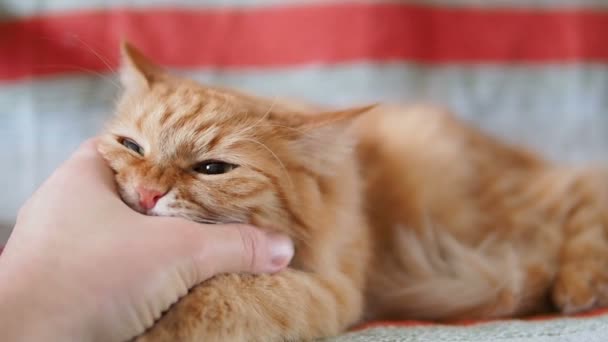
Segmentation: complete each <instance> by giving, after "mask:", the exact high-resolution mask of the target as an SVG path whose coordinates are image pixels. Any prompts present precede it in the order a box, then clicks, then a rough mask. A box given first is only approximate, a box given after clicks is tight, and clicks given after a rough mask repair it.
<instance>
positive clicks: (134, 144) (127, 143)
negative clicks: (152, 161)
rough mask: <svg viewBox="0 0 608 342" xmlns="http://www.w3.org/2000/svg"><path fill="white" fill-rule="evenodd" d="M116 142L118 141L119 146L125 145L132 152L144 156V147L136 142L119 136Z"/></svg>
mask: <svg viewBox="0 0 608 342" xmlns="http://www.w3.org/2000/svg"><path fill="white" fill-rule="evenodd" d="M116 141H118V143H119V144H121V145H123V146H124V147H125V148H127V149H128V150H131V151H133V152H135V153H137V154H138V155H140V156H142V157H143V156H144V149H143V147H141V146H140V145H139V144H138V143H137V142H136V141H135V140H133V139H131V138H127V137H121V136H119V137H117V139H116Z"/></svg>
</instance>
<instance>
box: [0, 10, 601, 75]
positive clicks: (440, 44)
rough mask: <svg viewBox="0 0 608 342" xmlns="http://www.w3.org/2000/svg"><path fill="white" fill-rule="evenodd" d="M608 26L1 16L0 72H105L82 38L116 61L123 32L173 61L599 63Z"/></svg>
mask: <svg viewBox="0 0 608 342" xmlns="http://www.w3.org/2000/svg"><path fill="white" fill-rule="evenodd" d="M607 33H608V12H602V11H591V10H573V9H568V10H542V11H541V10H507V9H501V10H495V9H492V10H490V9H470V8H441V7H429V6H415V5H403V4H334V5H309V6H302V7H270V8H262V9H249V10H235V9H230V10H226V9H222V10H192V9H188V10H186V9H148V10H142V11H136V10H126V9H114V10H111V11H107V12H100V11H96V12H79V13H69V14H65V15H58V16H43V17H36V18H30V19H26V20H21V21H16V22H4V23H0V79H18V78H22V77H27V76H30V75H46V74H55V73H64V72H73V71H75V70H78V69H83V68H84V69H90V70H94V71H104V70H107V68H106V66H105V65H104V64H103V63H102V62H101V61H100V60H99V58H97V57H96V56H95V55H94V54H93V53H92V52H91V51H90V50H89V49H87V48H85V47H84V46H83V44H82V43H81V42H80V40H81V41H84V42H86V44H88V45H90V46H92V47H93V48H94V49H95V50H97V51H98V52H99V53H100V54H101V55H103V56H105V57H106V58H108V59H109V61H110V64H111V65H112V66H116V65H117V52H118V51H117V46H118V41H119V39H120V37H122V36H127V37H129V38H130V39H131V40H132V41H133V42H134V43H135V44H136V45H139V46H140V47H141V48H142V50H144V51H147V52H149V53H151V54H152V55H153V56H154V58H156V59H157V60H159V61H160V62H162V63H165V64H168V65H171V66H174V67H268V66H289V65H301V64H307V63H317V62H320V63H338V62H349V61H358V60H375V61H389V60H408V61H417V62H425V63H446V62H457V63H476V62H507V61H509V62H512V61H522V62H571V61H604V62H605V61H608V41H607V40H606V34H607ZM75 37H78V39H76V38H75Z"/></svg>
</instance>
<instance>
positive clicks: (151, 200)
mask: <svg viewBox="0 0 608 342" xmlns="http://www.w3.org/2000/svg"><path fill="white" fill-rule="evenodd" d="M136 190H137V193H138V194H139V206H140V207H142V208H143V209H145V210H150V209H152V208H154V206H155V205H156V202H158V200H159V199H161V198H162V197H163V196H164V195H165V194H164V193H162V192H160V191H158V190H152V189H148V188H144V187H142V186H138V187H137V189H136Z"/></svg>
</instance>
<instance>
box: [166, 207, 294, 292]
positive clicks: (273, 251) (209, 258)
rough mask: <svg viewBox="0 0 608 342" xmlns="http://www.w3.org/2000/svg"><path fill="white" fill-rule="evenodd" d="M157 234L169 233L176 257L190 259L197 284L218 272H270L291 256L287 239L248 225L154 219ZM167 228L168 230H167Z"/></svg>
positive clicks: (290, 248)
mask: <svg viewBox="0 0 608 342" xmlns="http://www.w3.org/2000/svg"><path fill="white" fill-rule="evenodd" d="M154 221H155V224H156V225H163V227H161V229H160V230H156V231H157V232H159V233H160V234H164V235H165V239H166V238H167V236H168V235H167V234H171V236H172V237H173V239H177V241H175V240H173V239H172V240H173V241H174V246H175V248H176V249H179V251H178V253H179V254H185V255H186V256H187V257H189V258H191V259H192V260H193V263H192V267H194V268H195V270H192V272H194V274H197V277H196V278H198V279H196V281H197V282H202V281H204V280H205V279H207V278H209V277H212V276H214V275H216V274H220V273H236V272H246V273H274V272H277V271H280V270H281V269H283V268H285V267H286V266H287V265H288V264H289V262H290V261H291V259H292V257H293V254H294V246H293V242H292V241H291V239H289V238H288V237H287V236H285V235H282V234H277V233H267V232H264V231H262V230H260V229H257V228H255V227H252V226H248V225H236V224H235V225H205V224H199V223H194V222H190V221H185V220H182V219H173V218H156V219H155V220H154ZM166 228H170V231H168V229H166Z"/></svg>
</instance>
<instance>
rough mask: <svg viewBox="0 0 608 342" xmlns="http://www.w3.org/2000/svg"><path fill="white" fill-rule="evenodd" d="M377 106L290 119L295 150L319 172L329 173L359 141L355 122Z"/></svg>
mask: <svg viewBox="0 0 608 342" xmlns="http://www.w3.org/2000/svg"><path fill="white" fill-rule="evenodd" d="M376 106H377V105H375V104H374V105H370V106H365V107H357V108H351V109H347V110H341V111H334V112H323V113H318V114H312V115H298V116H296V117H291V118H289V119H288V121H289V124H288V126H289V127H290V129H293V132H292V134H294V135H292V138H293V139H292V148H293V149H294V150H295V152H296V153H298V155H299V156H300V157H301V158H303V159H306V160H307V163H308V165H310V166H313V167H315V169H316V170H317V171H319V172H322V171H320V170H324V171H330V170H332V169H333V168H332V167H331V165H336V163H340V162H341V161H342V160H343V158H345V157H347V156H349V155H350V153H352V150H353V148H354V146H355V144H356V139H355V138H356V137H355V135H354V132H353V130H352V129H351V128H352V127H353V125H354V123H355V121H356V119H357V118H359V117H360V116H362V115H363V114H365V113H367V112H369V111H371V110H372V109H373V108H375V107H376Z"/></svg>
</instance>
